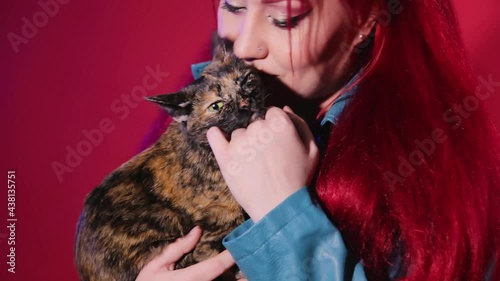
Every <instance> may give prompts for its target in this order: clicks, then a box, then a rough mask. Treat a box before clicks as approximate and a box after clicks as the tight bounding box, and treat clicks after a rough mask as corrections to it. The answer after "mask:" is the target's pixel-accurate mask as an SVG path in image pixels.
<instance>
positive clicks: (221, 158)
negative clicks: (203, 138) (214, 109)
mask: <svg viewBox="0 0 500 281" xmlns="http://www.w3.org/2000/svg"><path fill="white" fill-rule="evenodd" d="M207 140H208V143H209V144H210V147H211V148H212V151H213V152H214V155H215V159H216V160H217V162H218V163H219V166H221V165H223V164H224V163H226V158H227V156H226V154H227V147H228V146H229V142H228V141H227V139H226V137H225V136H224V134H223V133H222V132H221V130H220V129H219V128H217V127H212V128H210V129H208V131H207Z"/></svg>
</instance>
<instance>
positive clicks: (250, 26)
mask: <svg viewBox="0 0 500 281" xmlns="http://www.w3.org/2000/svg"><path fill="white" fill-rule="evenodd" d="M261 16H262V15H261V14H257V13H250V12H247V14H246V15H245V19H244V20H242V21H241V23H240V26H239V32H238V36H237V37H236V40H235V41H234V45H233V51H234V53H235V55H236V56H237V57H239V58H240V59H243V60H246V61H253V60H258V59H264V58H266V57H267V55H268V54H269V50H268V47H267V44H266V40H265V36H264V35H265V31H264V30H263V28H264V27H262V26H260V24H259V17H261Z"/></svg>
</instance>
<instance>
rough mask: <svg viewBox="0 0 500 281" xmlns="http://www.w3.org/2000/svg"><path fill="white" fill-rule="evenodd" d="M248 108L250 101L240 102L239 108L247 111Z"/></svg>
mask: <svg viewBox="0 0 500 281" xmlns="http://www.w3.org/2000/svg"><path fill="white" fill-rule="evenodd" d="M249 107H250V99H244V100H240V108H241V109H248V108H249Z"/></svg>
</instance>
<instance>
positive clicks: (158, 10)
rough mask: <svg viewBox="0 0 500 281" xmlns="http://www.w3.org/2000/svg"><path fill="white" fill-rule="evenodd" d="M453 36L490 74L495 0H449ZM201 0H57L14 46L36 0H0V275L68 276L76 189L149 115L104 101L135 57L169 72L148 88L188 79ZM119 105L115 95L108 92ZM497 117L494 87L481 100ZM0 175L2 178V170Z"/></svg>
mask: <svg viewBox="0 0 500 281" xmlns="http://www.w3.org/2000/svg"><path fill="white" fill-rule="evenodd" d="M455 2H456V4H457V11H458V15H459V18H460V21H461V26H462V30H463V34H464V39H465V40H466V43H467V45H468V46H469V48H470V54H471V58H472V60H473V63H474V65H475V67H476V69H477V72H478V75H483V76H487V75H489V74H493V80H494V81H500V54H499V53H498V50H499V49H500V38H499V34H500V22H499V21H498V20H497V19H496V16H497V13H498V12H500V2H498V1H497V0H481V1H475V2H474V3H472V2H471V1H466V0H455ZM211 3H212V2H211V1H210V0H198V1H157V0H143V1H130V0H128V1H124V0H122V1H118V0H110V1H96V0H87V1H77V0H73V1H69V3H67V4H65V5H60V7H59V12H58V13H57V14H56V15H55V16H54V17H53V18H49V20H48V23H47V25H45V26H44V27H41V28H39V30H38V32H37V33H36V35H35V36H34V37H33V38H32V39H29V42H28V43H27V44H21V45H20V46H19V53H18V54H16V53H15V52H14V49H13V47H12V46H11V44H10V42H9V40H8V38H7V34H8V33H9V32H14V33H16V34H21V29H22V26H23V22H22V20H21V19H22V18H23V17H27V18H28V19H30V20H31V19H32V17H33V15H34V14H35V13H36V12H37V11H39V10H41V8H40V6H39V5H38V4H37V1H14V0H6V1H4V2H3V7H2V8H0V16H1V19H2V23H1V27H0V28H1V32H0V34H3V37H2V38H3V39H2V40H1V45H0V48H1V49H0V50H1V54H2V60H1V61H2V64H3V66H4V67H2V72H1V74H2V75H1V77H2V80H1V82H2V85H3V87H2V89H3V91H2V93H1V99H0V113H1V114H2V116H1V120H2V122H1V126H2V127H1V128H0V129H1V132H2V137H1V138H0V139H1V145H0V147H1V153H2V154H1V159H2V161H1V164H0V165H1V166H0V168H1V169H0V174H3V175H4V177H5V178H6V177H7V171H8V170H15V171H16V177H17V179H16V185H17V188H16V191H17V193H16V216H17V219H18V221H17V223H16V272H17V273H16V274H10V273H8V272H7V268H8V266H7V257H6V255H7V254H8V251H7V243H6V242H7V241H6V239H5V238H2V234H7V229H6V225H7V223H6V217H7V191H6V190H7V186H6V185H4V186H3V187H2V188H1V190H3V192H2V194H3V195H1V196H0V280H68V281H70V280H78V278H77V274H76V270H75V266H74V264H73V241H74V234H75V228H76V222H77V218H78V215H79V213H80V211H81V208H82V204H83V200H84V197H85V195H86V194H87V193H88V192H89V191H90V190H91V189H93V188H94V187H95V186H96V185H97V184H99V183H100V182H101V180H102V179H103V177H104V176H105V175H107V174H108V173H109V172H110V171H112V170H113V169H115V168H116V167H118V166H119V165H120V164H121V163H123V162H125V161H127V160H128V159H129V158H130V157H131V156H133V155H134V154H135V153H137V151H138V148H139V146H140V143H141V142H142V139H143V137H144V136H145V134H146V133H147V132H148V130H149V129H150V127H151V125H152V123H153V122H154V120H155V118H156V117H157V116H158V110H157V108H156V107H155V106H154V105H152V104H149V103H147V102H140V103H137V105H136V107H135V108H132V107H130V106H129V110H130V111H129V114H128V116H127V117H126V118H123V120H122V119H120V116H121V113H115V112H114V111H113V110H112V109H111V104H112V103H113V102H114V101H115V100H117V99H118V100H120V99H121V98H120V96H121V95H122V94H130V93H131V90H132V89H133V88H134V87H135V86H138V85H141V84H142V80H143V78H144V76H145V75H146V74H147V71H146V70H145V68H146V66H151V67H152V68H155V67H156V65H159V68H160V69H161V71H163V72H168V73H169V76H168V77H166V78H165V79H164V80H163V82H161V83H160V84H159V85H158V87H156V88H154V89H153V90H150V91H148V92H147V94H148V95H154V94H160V93H166V92H173V91H176V90H178V89H179V88H181V87H182V86H183V85H185V84H186V83H187V82H188V81H189V79H190V65H191V64H192V63H196V62H200V61H204V60H206V59H208V58H209V55H208V46H209V40H210V34H211V32H212V31H213V30H215V15H214V12H213V9H212V4H211ZM120 104H121V105H124V104H123V103H120ZM487 105H488V106H489V108H490V111H491V112H492V115H493V117H494V119H495V120H496V122H497V124H500V112H499V111H498V108H499V106H500V95H498V94H497V95H494V96H493V97H491V98H490V99H488V100H487ZM105 118H109V119H110V120H111V122H112V125H113V126H114V130H113V132H111V133H109V134H106V133H105V134H104V135H103V140H102V143H100V144H98V145H94V146H93V147H92V152H91V153H90V154H89V155H88V156H84V157H82V161H81V163H80V164H79V165H78V166H76V167H75V168H74V169H73V171H72V172H68V173H65V174H63V178H62V181H61V182H60V181H59V180H58V178H57V176H56V174H55V173H54V171H53V169H52V167H51V164H52V163H53V162H54V161H57V162H60V163H65V157H66V155H67V153H68V152H67V150H66V147H67V146H69V147H71V148H73V149H75V148H76V147H77V145H78V144H79V143H81V142H82V141H84V140H86V137H85V136H84V135H83V133H82V131H83V130H87V131H90V130H94V129H98V128H99V122H101V120H103V119H105ZM4 183H5V184H6V180H4Z"/></svg>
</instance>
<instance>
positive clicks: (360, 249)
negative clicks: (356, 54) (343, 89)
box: [316, 0, 500, 281]
mask: <svg viewBox="0 0 500 281" xmlns="http://www.w3.org/2000/svg"><path fill="white" fill-rule="evenodd" d="M375 1H376V2H377V5H379V8H380V9H381V10H382V11H386V12H387V7H388V3H387V0H375ZM347 2H348V3H347ZM368 2H370V3H368ZM390 2H397V1H390ZM400 4H401V7H402V11H401V13H399V14H392V15H391V19H390V22H387V17H385V18H384V20H385V22H384V24H380V23H379V24H377V26H376V31H375V36H374V38H372V39H373V45H372V48H370V49H369V50H367V51H369V52H370V53H371V58H372V60H371V61H370V62H369V63H368V65H367V66H366V67H365V69H364V71H363V76H362V77H361V79H359V81H358V83H357V86H358V90H357V93H356V95H355V97H354V99H353V101H352V103H351V104H350V105H349V106H348V107H347V108H346V110H345V111H344V114H343V115H342V116H341V119H340V120H339V122H338V124H337V126H335V127H334V128H333V130H332V132H331V135H330V139H329V143H328V147H327V150H326V154H325V156H324V159H323V160H322V162H321V165H320V170H319V175H318V179H317V182H316V191H317V194H318V196H319V198H320V199H321V202H322V203H323V204H324V207H325V208H326V209H328V211H329V213H330V214H331V218H332V220H333V222H334V224H335V225H336V226H337V227H338V228H339V230H340V231H341V233H342V234H343V237H344V239H345V241H346V243H347V245H348V246H349V247H350V248H351V249H352V250H353V251H354V252H355V253H356V254H357V255H358V256H359V257H360V258H361V259H362V260H363V264H364V266H365V271H366V274H367V277H368V279H369V280H387V278H388V268H389V267H390V266H391V264H392V263H393V262H394V261H395V260H396V259H395V255H401V258H402V260H403V264H404V268H405V270H406V274H405V275H404V277H403V278H401V279H400V280H418V281H422V280H484V278H485V275H486V274H487V271H488V269H491V268H494V269H495V271H496V274H495V275H494V276H496V277H493V278H492V279H491V280H498V278H499V276H498V271H499V270H498V268H499V266H498V258H497V259H496V262H495V264H494V265H493V264H492V262H493V261H494V260H495V257H499V242H500V240H499V229H500V228H499V226H500V204H499V201H500V198H499V196H500V172H499V167H500V161H499V159H500V154H499V136H498V133H497V131H496V129H495V126H494V124H493V122H492V121H491V119H490V118H489V117H488V116H487V114H486V112H485V110H484V105H483V103H484V102H486V101H487V98H488V95H489V94H491V92H488V91H491V90H492V89H491V86H490V88H489V89H488V87H485V86H481V83H480V81H481V80H482V79H485V80H488V78H487V77H485V78H478V77H475V76H474V75H473V72H472V70H471V68H470V66H469V64H468V62H467V60H466V55H465V52H464V46H463V44H462V41H461V37H460V35H459V31H458V24H457V21H456V19H455V16H454V10H453V6H452V4H451V3H450V1H449V0H425V1H417V0H413V1H410V0H400ZM346 5H347V6H349V8H350V9H351V11H352V12H353V13H356V12H358V11H363V9H366V7H367V6H373V0H365V1H363V0H358V1H346ZM384 15H387V13H386V14H383V13H382V16H384ZM478 79H479V80H478ZM483 82H484V81H483Z"/></svg>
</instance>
